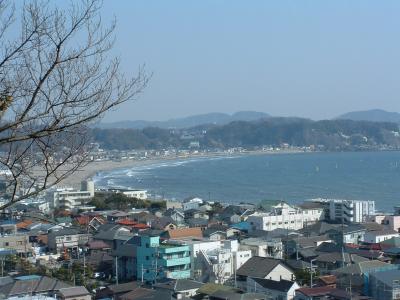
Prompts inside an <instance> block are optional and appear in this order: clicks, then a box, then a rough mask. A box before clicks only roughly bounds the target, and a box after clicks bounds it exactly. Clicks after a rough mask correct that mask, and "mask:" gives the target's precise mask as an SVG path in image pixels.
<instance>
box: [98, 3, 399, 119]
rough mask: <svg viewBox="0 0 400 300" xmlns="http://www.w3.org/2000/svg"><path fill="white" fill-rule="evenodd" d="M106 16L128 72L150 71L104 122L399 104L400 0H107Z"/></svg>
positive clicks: (310, 114)
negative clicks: (137, 92)
mask: <svg viewBox="0 0 400 300" xmlns="http://www.w3.org/2000/svg"><path fill="white" fill-rule="evenodd" d="M102 15H103V21H104V24H107V22H108V21H109V20H110V19H111V18H112V17H113V16H115V18H116V20H117V30H116V32H115V34H116V44H115V47H114V49H113V54H115V55H117V56H119V57H120V58H121V60H122V63H123V69H124V72H125V73H126V74H127V75H130V76H134V75H135V73H136V72H137V70H138V67H139V66H140V65H143V64H145V67H146V70H147V72H148V73H152V78H151V80H150V83H149V85H148V87H147V88H146V90H145V92H144V94H142V95H141V96H140V97H139V99H137V100H135V101H133V102H128V103H126V104H124V105H122V106H120V107H119V108H117V109H116V110H114V111H113V112H110V113H108V114H107V115H106V117H105V120H104V121H106V122H111V121H116V120H138V119H145V120H167V119H170V118H177V117H184V116H189V115H194V114H202V113H208V112H225V113H233V112H236V111H241V110H254V111H262V112H266V113H269V114H271V115H274V116H299V117H306V118H311V119H329V118H333V117H336V116H338V115H340V114H342V113H345V112H348V111H354V110H366V109H374V108H381V109H385V110H388V111H398V112H400V101H399V95H400V18H399V15H400V1H378V0H376V1H369V0H359V1H356V0H353V1H348V0H343V1H341V0H330V1H329V0H327V1H318V0H315V1H306V0H293V1H285V0H275V1H272V0H271V1H264V0H260V1H256V0H253V1H244V0H243V1H234V0H226V1H221V0H201V1H189V0H181V1H173V0H169V1H152V0H141V1H139V0H118V1H112V0H104V4H103V8H102Z"/></svg>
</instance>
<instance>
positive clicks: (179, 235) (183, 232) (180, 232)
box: [161, 227, 203, 239]
mask: <svg viewBox="0 0 400 300" xmlns="http://www.w3.org/2000/svg"><path fill="white" fill-rule="evenodd" d="M161 236H162V237H163V238H165V239H185V238H196V239H203V231H202V230H201V228H198V227H195V228H177V229H173V230H167V231H165V232H163V233H162V234H161Z"/></svg>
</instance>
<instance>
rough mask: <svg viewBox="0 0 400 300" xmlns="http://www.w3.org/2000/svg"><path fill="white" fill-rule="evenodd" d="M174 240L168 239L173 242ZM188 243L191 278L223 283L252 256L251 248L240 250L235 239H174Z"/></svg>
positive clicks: (231, 277)
mask: <svg viewBox="0 0 400 300" xmlns="http://www.w3.org/2000/svg"><path fill="white" fill-rule="evenodd" d="M173 241H174V240H170V242H172V243H173ZM176 241H177V242H178V243H185V244H187V245H189V248H190V253H191V264H190V265H191V278H194V279H195V280H198V281H209V282H215V283H224V282H226V281H227V280H229V279H233V277H234V275H235V272H236V270H237V269H239V268H240V267H241V266H242V265H243V264H244V263H245V262H246V261H247V260H248V259H250V258H251V257H252V254H251V250H240V249H239V242H238V241H237V240H223V241H212V240H206V239H204V240H185V239H183V240H176Z"/></svg>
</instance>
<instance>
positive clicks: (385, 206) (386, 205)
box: [95, 152, 400, 211]
mask: <svg viewBox="0 0 400 300" xmlns="http://www.w3.org/2000/svg"><path fill="white" fill-rule="evenodd" d="M95 181H96V185H97V186H102V187H107V186H114V187H116V186H119V187H129V188H141V189H147V190H148V191H149V192H150V193H152V194H154V195H163V196H164V197H165V198H168V199H173V198H175V199H178V200H182V199H184V198H186V197H189V196H198V197H201V198H203V199H206V200H208V198H209V197H210V199H211V200H212V201H222V202H227V203H238V202H250V203H258V202H260V201H261V200H264V199H280V200H286V201H288V202H289V203H298V202H301V201H303V200H306V199H310V198H317V197H323V198H340V199H360V200H375V201H376V207H377V209H379V210H385V211H392V209H393V206H394V205H400V201H399V200H400V153H399V152H347V153H305V154H277V155H270V154H266V155H249V156H239V157H224V158H199V159H188V160H181V161H167V162H162V163H160V162H158V163H154V164H149V165H145V166H138V167H133V168H127V169H119V170H114V171H108V172H101V173H99V174H98V175H97V176H96V177H95Z"/></svg>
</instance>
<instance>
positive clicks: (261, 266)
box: [236, 256, 295, 289]
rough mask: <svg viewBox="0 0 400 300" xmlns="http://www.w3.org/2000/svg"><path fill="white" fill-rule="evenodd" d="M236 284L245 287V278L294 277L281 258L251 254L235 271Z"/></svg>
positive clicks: (289, 278)
mask: <svg viewBox="0 0 400 300" xmlns="http://www.w3.org/2000/svg"><path fill="white" fill-rule="evenodd" d="M236 276H237V286H238V287H239V288H242V289H245V288H246V287H247V278H248V277H251V278H261V279H270V280H275V281H280V280H282V279H284V280H289V281H292V280H294V279H295V275H294V271H293V270H292V269H291V268H290V267H289V266H287V265H286V264H285V263H284V262H283V261H282V260H278V259H273V258H269V257H259V256H253V257H252V258H250V259H249V260H248V261H246V262H245V263H244V264H243V265H242V266H241V267H240V268H239V269H238V270H237V272H236Z"/></svg>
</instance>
